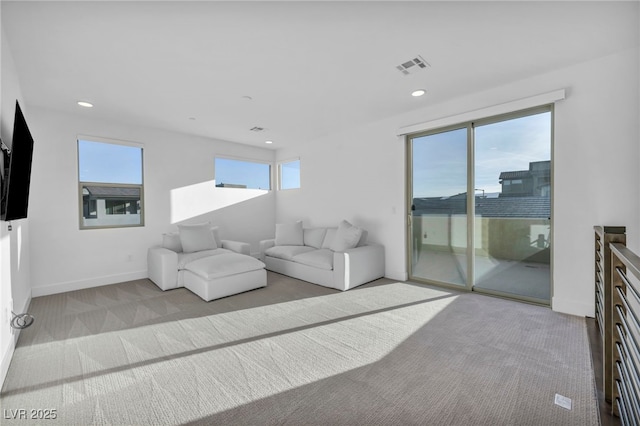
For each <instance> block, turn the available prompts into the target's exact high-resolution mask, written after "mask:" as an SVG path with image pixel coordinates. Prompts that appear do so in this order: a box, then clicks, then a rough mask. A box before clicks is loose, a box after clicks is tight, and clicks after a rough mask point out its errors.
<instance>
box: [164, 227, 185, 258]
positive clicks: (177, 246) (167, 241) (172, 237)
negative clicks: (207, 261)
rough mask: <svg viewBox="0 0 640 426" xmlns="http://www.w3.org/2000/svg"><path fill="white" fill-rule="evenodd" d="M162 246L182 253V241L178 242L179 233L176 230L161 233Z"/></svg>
mask: <svg viewBox="0 0 640 426" xmlns="http://www.w3.org/2000/svg"><path fill="white" fill-rule="evenodd" d="M162 247H163V248H166V249H169V250H171V251H175V252H176V253H182V243H181V242H180V235H179V234H178V233H177V232H170V233H168V234H162Z"/></svg>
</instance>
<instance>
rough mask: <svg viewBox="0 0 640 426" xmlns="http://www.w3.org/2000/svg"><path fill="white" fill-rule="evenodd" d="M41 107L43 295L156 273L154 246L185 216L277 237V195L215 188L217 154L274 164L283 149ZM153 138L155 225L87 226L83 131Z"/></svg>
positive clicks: (149, 215)
mask: <svg viewBox="0 0 640 426" xmlns="http://www.w3.org/2000/svg"><path fill="white" fill-rule="evenodd" d="M90 114H91V110H89V111H86V110H83V111H81V112H80V113H79V114H78V115H65V114H62V113H59V112H55V111H50V110H44V109H41V108H31V109H30V110H29V115H28V116H27V117H26V118H27V121H28V123H29V126H30V129H31V132H32V134H33V137H34V140H35V148H34V158H33V172H32V173H33V174H32V186H31V195H30V209H29V210H30V211H29V226H30V236H31V262H32V265H34V267H33V268H32V271H31V281H32V288H33V295H34V297H36V296H40V295H45V294H51V293H57V292H61V291H69V290H74V289H80V288H86V287H91V286H96V285H104V284H112V283H115V282H122V281H127V280H133V279H137V278H143V277H146V276H147V260H146V255H147V249H148V248H149V247H150V246H152V245H157V244H160V243H161V240H162V238H161V234H162V233H164V232H168V231H174V230H176V226H175V224H176V223H187V222H189V223H199V222H204V221H210V222H211V223H213V224H216V225H219V226H220V231H221V232H220V234H221V237H222V238H223V239H235V240H240V241H246V242H250V243H252V250H253V251H254V252H257V251H258V241H259V240H260V239H264V238H267V237H269V236H270V235H272V234H273V224H274V221H275V197H274V195H273V193H267V194H266V195H260V196H257V197H255V198H252V199H249V197H250V196H255V195H257V194H256V193H255V191H250V190H230V189H228V188H215V186H214V183H213V179H214V168H213V166H214V157H215V156H216V155H226V156H234V157H239V158H247V159H255V160H261V161H268V162H272V161H273V160H274V157H275V154H274V151H271V150H266V149H260V148H254V147H249V146H244V145H240V144H234V143H229V142H224V141H215V140H210V139H205V138H199V137H194V136H188V135H181V134H175V133H169V132H164V131H160V130H154V129H144V128H137V127H132V126H126V125H120V124H118V123H109V122H105V121H101V120H96V119H93V118H91V117H90ZM79 134H81V135H88V136H96V137H100V138H108V139H116V140H124V141H130V142H135V143H140V144H143V145H144V151H143V155H144V185H145V188H144V197H145V198H144V205H145V226H144V227H133V228H117V229H88V230H80V229H79V207H78V202H79V201H78V174H77V148H76V140H77V136H78V135H79Z"/></svg>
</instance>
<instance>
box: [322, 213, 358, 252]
mask: <svg viewBox="0 0 640 426" xmlns="http://www.w3.org/2000/svg"><path fill="white" fill-rule="evenodd" d="M360 237H362V229H360V228H358V227H357V226H353V225H352V224H350V223H349V222H347V221H346V220H343V221H342V222H340V225H339V226H338V231H337V232H336V235H335V237H334V238H333V241H332V242H331V247H329V248H330V249H331V250H333V251H340V252H341V251H345V250H348V249H352V248H354V247H356V246H357V245H358V242H359V241H360Z"/></svg>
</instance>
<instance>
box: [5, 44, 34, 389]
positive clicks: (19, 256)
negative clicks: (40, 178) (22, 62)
mask: <svg viewBox="0 0 640 426" xmlns="http://www.w3.org/2000/svg"><path fill="white" fill-rule="evenodd" d="M0 42H1V47H0V57H1V58H2V61H1V66H0V69H1V71H0V95H1V96H0V99H2V101H1V102H0V137H1V138H2V140H3V141H4V142H5V144H6V145H7V146H11V138H12V136H13V117H14V113H15V102H16V100H18V101H19V102H20V106H21V107H22V108H23V110H24V111H23V112H24V113H25V114H26V113H27V112H28V108H26V106H25V105H24V102H23V100H22V94H21V91H20V84H19V82H18V75H17V72H16V69H15V64H14V62H13V56H12V55H11V50H10V49H9V47H8V44H7V39H6V37H5V36H4V34H1V35H0ZM11 225H12V228H13V230H12V231H9V230H8V223H6V222H0V357H1V358H0V360H1V363H0V384H1V383H2V382H3V381H4V378H5V376H6V373H7V370H8V368H9V363H10V362H11V356H12V355H13V350H14V347H15V343H16V341H17V338H18V333H17V332H16V330H13V329H12V328H11V327H10V326H9V321H10V313H11V309H13V311H14V312H17V313H21V312H24V311H25V310H26V308H27V306H28V305H29V301H30V300H31V286H30V279H29V270H30V262H29V222H28V220H26V219H22V220H16V221H13V222H11Z"/></svg>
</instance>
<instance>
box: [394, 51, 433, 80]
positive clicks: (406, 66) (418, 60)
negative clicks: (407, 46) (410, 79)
mask: <svg viewBox="0 0 640 426" xmlns="http://www.w3.org/2000/svg"><path fill="white" fill-rule="evenodd" d="M430 66H431V65H429V63H428V62H427V61H425V60H424V58H423V57H422V56H420V55H418V56H416V57H415V58H413V59H411V60H409V61H407V62H403V63H402V64H400V65H398V66H397V67H396V68H397V69H398V71H400V72H401V73H402V74H404V75H409V74H413V73H415V72H416V71H419V70H423V69H426V68H427V67H430Z"/></svg>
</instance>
